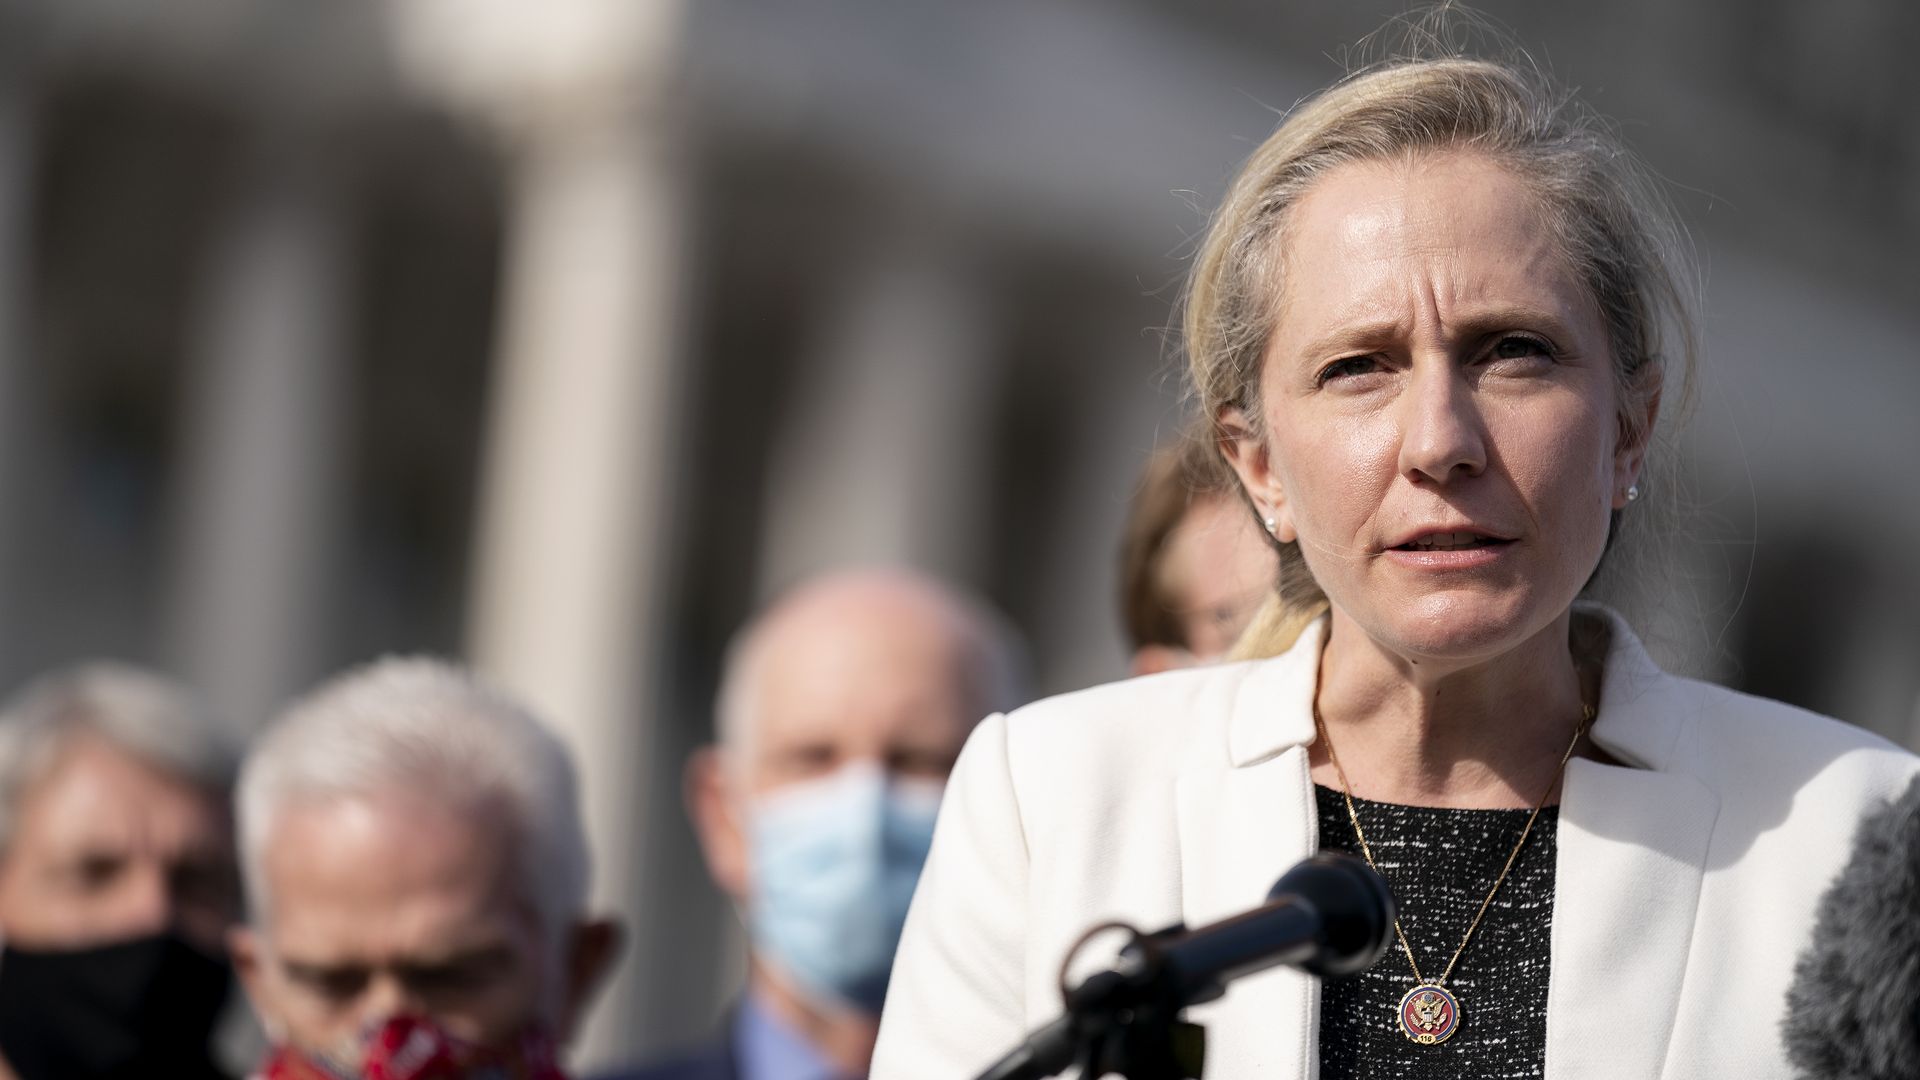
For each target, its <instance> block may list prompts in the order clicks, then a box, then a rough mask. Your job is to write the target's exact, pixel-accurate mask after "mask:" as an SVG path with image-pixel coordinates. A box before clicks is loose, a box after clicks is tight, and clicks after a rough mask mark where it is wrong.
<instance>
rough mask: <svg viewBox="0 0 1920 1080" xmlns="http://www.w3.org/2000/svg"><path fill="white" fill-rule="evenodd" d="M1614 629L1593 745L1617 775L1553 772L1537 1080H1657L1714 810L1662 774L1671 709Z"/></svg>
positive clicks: (1669, 748) (1672, 739)
mask: <svg viewBox="0 0 1920 1080" xmlns="http://www.w3.org/2000/svg"><path fill="white" fill-rule="evenodd" d="M1609 614H1610V613H1609ZM1614 620H1615V626H1614V644H1613V648H1612V650H1611V652H1610V654H1609V656H1608V658H1607V671H1606V676H1605V680H1604V683H1603V685H1602V687H1601V699H1600V716H1599V717H1598V719H1597V720H1596V721H1595V723H1594V728H1593V739H1594V742H1595V743H1596V744H1598V745H1599V746H1600V747H1601V749H1603V750H1605V751H1607V753H1608V754H1610V755H1612V756H1613V757H1614V758H1615V759H1617V760H1619V761H1621V762H1623V763H1624V764H1623V765H1603V764H1600V763H1598V762H1594V761H1586V760H1580V761H1574V762H1572V763H1570V764H1569V765H1568V766H1567V777H1566V785H1565V787H1564V788H1563V791H1562V796H1561V807H1560V828H1559V833H1558V837H1559V855H1558V862H1557V865H1556V878H1557V883H1556V886H1555V890H1554V913H1553V941H1552V957H1553V959H1552V974H1551V975H1550V976H1549V983H1548V989H1547V1063H1546V1064H1547V1067H1546V1075H1547V1077H1548V1078H1549V1080H1611V1078H1614V1077H1621V1076H1633V1077H1657V1076H1659V1075H1660V1072H1661V1067H1662V1063H1663V1062H1664V1061H1665V1058H1666V1048H1667V1043H1668V1040H1669V1038H1670V1037H1671V1035H1672V1032H1673V1018H1674V1012H1675V1010H1676V1008H1677V1006H1678V1003H1679V1001H1680V995H1681V989H1682V983H1683V981H1684V979H1685V976H1686V968H1687V956H1688V953H1689V951H1690V945H1691V943H1692V939H1693V927H1694V923H1695V920H1696V918H1697V914H1698V909H1699V901H1700V876H1701V867H1702V866H1704V865H1705V864H1706V856H1707V846H1708V844H1709V843H1710V842H1711V840H1712V836H1713V826H1714V822H1715V820H1716V819H1717V818H1718V816H1719V812H1720V803H1719V800H1718V799H1717V798H1716V797H1715V796H1714V795H1713V793H1712V792H1710V791H1708V790H1707V789H1706V787H1705V786H1704V785H1702V784H1701V783H1700V782H1699V781H1698V780H1695V779H1694V778H1693V777H1691V776H1689V775H1687V774H1685V773H1680V772H1669V771H1665V770H1666V769H1667V768H1668V767H1669V765H1670V763H1671V761H1672V759H1673V757H1674V751H1675V744H1676V741H1677V740H1678V738H1679V736H1680V733H1681V732H1682V730H1683V727H1684V725H1682V724H1681V723H1680V722H1679V720H1680V718H1681V717H1683V716H1684V715H1685V703H1684V702H1682V701H1680V700H1678V699H1677V698H1676V696H1675V692H1674V685H1675V683H1674V680H1673V679H1672V678H1671V677H1670V676H1668V675H1666V674H1665V673H1664V672H1661V671H1660V670H1659V669H1658V668H1657V667H1655V666H1654V665H1653V662H1652V661H1651V660H1649V659H1648V658H1647V656H1646V654H1645V652H1644V651H1642V649H1641V648H1640V643H1639V641H1638V640H1637V639H1635V638H1634V637H1633V635H1632V632H1631V631H1629V630H1628V629H1627V628H1626V626H1625V624H1624V623H1621V622H1619V621H1618V619H1617V617H1614Z"/></svg>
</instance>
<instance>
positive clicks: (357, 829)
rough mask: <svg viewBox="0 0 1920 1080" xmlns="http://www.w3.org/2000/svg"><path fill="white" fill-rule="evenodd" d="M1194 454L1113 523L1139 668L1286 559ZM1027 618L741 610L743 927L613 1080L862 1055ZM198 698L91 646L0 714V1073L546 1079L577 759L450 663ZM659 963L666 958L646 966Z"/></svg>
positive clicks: (560, 1040) (699, 799)
mask: <svg viewBox="0 0 1920 1080" xmlns="http://www.w3.org/2000/svg"><path fill="white" fill-rule="evenodd" d="M1238 499H1239V497H1238V496H1237V495H1236V494H1235V489H1234V488H1233V486H1232V485H1231V483H1230V482H1229V480H1228V478H1227V477H1225V476H1224V474H1223V473H1222V472H1221V468H1220V466H1219V465H1218V462H1217V459H1216V457H1215V456H1214V455H1212V454H1211V453H1210V448H1209V447H1207V446H1205V445H1204V444H1202V443H1200V442H1198V441H1191V440H1189V441H1183V442H1181V443H1179V444H1176V445H1174V446H1172V447H1169V448H1167V449H1164V450H1162V451H1161V452H1160V453H1159V454H1157V455H1156V456H1155V458H1154V459H1153V460H1152V461H1151V462H1150V463H1149V466H1148V469H1147V471H1146V474H1145V476H1144V477H1143V479H1142V481H1141V484H1140V485H1139V489H1138V491H1137V492H1136V496H1135V501H1134V505H1133V512H1132V518H1131V521H1130V522H1129V524H1128V527H1127V531H1126V535H1125V536H1124V537H1122V538H1120V539H1121V543H1120V547H1121V560H1120V577H1121V582H1120V585H1121V588H1120V594H1121V605H1122V609H1123V617H1124V621H1125V623H1126V625H1127V629H1128V632H1129V636H1130V638H1131V643H1132V645H1133V647H1134V649H1135V650H1136V651H1135V653H1134V656H1133V658H1132V662H1131V664H1130V667H1131V670H1132V671H1133V672H1134V673H1136V674H1145V673H1151V672H1156V671H1162V670H1166V669H1169V668H1173V667H1179V666H1185V665H1188V664H1191V663H1195V662H1204V661H1211V660H1217V659H1220V658H1222V657H1223V656H1224V655H1225V654H1226V652H1227V650H1228V648H1229V646H1230V645H1231V643H1232V642H1233V640H1234V637H1235V636H1236V635H1237V633H1238V631H1239V629H1240V628H1241V627H1242V626H1244V625H1245V624H1246V621H1247V619H1248V618H1249V617H1250V616H1251V614H1252V610H1253V607H1254V606H1255V605H1256V604H1257V603H1258V601H1259V598H1260V597H1261V596H1263V595H1264V594H1265V593H1266V592H1267V583H1268V582H1269V581H1270V580H1271V577H1272V573H1273V555H1272V552H1271V550H1270V549H1269V548H1268V546H1267V545H1266V544H1265V543H1264V538H1263V537H1261V535H1260V534H1259V532H1258V531H1257V528H1256V527H1255V526H1254V524H1253V522H1252V520H1251V518H1250V517H1249V514H1248V511H1247V510H1246V509H1245V507H1243V506H1241V505H1238ZM1028 696H1029V694H1028V691H1027V679H1026V671H1025V661H1024V657H1023V654H1022V649H1021V646H1020V644H1019V641H1018V634H1017V633H1016V631H1015V630H1014V629H1013V628H1012V627H1011V626H1010V625H1009V624H1008V623H1007V622H1006V620H1005V619H1004V618H1003V617H1002V616H1001V615H1000V614H998V613H997V612H995V611H994V610H992V609H991V608H990V607H989V606H988V605H987V604H985V603H984V602H983V601H981V600H980V599H978V598H976V597H973V596H971V595H969V594H967V593H966V592H965V591H963V590H960V589H958V588H956V587H954V586H952V585H950V584H948V583H943V582H940V581H936V580H933V579H931V578H929V577H927V576H925V575H921V574H918V573H915V572H912V571H909V570H904V569H896V568H854V569H847V570H842V571H836V572H832V573H828V574H825V575H822V576H820V577H816V578H814V579H811V580H808V581H805V582H802V583H800V584H798V585H797V586H795V587H793V588H792V589H790V590H788V591H787V592H785V593H784V594H782V595H781V596H779V597H777V598H776V599H775V600H774V601H773V602H772V603H770V604H769V605H768V606H767V607H766V608H765V609H764V610H762V611H761V612H760V613H758V614H757V615H756V616H755V617H753V618H752V619H751V620H749V621H748V622H747V624H746V625H745V626H743V627H742V628H741V629H740V630H739V631H738V633H737V635H736V637H735V639H734V642H733V644H732V645H731V647H730V649H729V651H728V653H727V656H726V660H725V665H724V669H723V672H722V676H721V683H720V687H719V691H718V693H717V695H716V704H715V709H714V714H715V715H714V730H715V733H716V738H715V741H714V743H713V745H711V746H708V747H705V748H703V749H701V750H699V751H698V752H696V753H695V754H694V755H693V756H692V757H691V759H690V760H689V761H688V762H687V765H686V771H685V797H686V805H687V811H688V816H689V820H690V822H691V825H692V827H693V828H694V830H695V832H696V833H697V836H698V838H699V841H700V845H701V848H702V850H703V852H704V853H705V856H706V862H707V865H708V868H709V870H710V872H711V875H712V878H713V882H714V884H715V886H716V887H717V888H718V889H719V890H720V892H722V893H723V894H724V895H725V896H726V897H727V898H728V899H730V900H731V901H732V903H733V904H734V905H735V907H736V909H737V911H738V912H739V914H740V917H741V919H742V920H743V922H744V925H745V929H746V932H747V939H748V941H749V957H748V971H747V973H746V978H745V983H744V987H745V988H744V991H743V992H742V994H741V995H740V997H739V999H738V1000H737V1001H736V1002H735V1003H734V1004H733V1006H732V1007H731V1008H730V1009H729V1010H728V1011H727V1013H726V1015H725V1016H724V1017H723V1018H722V1019H721V1021H720V1023H719V1024H718V1027H717V1030H715V1031H714V1032H713V1033H712V1034H711V1036H710V1037H709V1038H707V1039H706V1040H705V1041H704V1042H700V1041H694V1042H691V1043H690V1044H689V1045H688V1046H687V1047H685V1048H684V1049H683V1051H682V1052H680V1053H679V1054H676V1055H674V1056H672V1057H671V1058H670V1059H668V1060H665V1061H662V1062H656V1063H652V1064H647V1065H643V1066H640V1067H639V1068H638V1070H637V1071H632V1072H628V1073H623V1074H620V1075H621V1076H622V1077H623V1078H625V1080H827V1078H849V1077H858V1076H863V1075H865V1073H866V1070H867V1067H868V1062H869V1059H870V1057H871V1054H872V1051H873V1045H874V1038H875V1034H876V1031H877V1028H878V1022H879V1012H880V1005H881V1002H882V1000H883V998H884V995H885V991H886V986H887V978H888V971H889V968H890V966H891V963H892V959H893V955H894V950H895V948H896V946H897V944H898V940H899V936H900V931H901V925H902V923H903V922H904V920H905V918H906V912H907V906H908V902H909V900H910V899H911V897H912V895H913V890H914V885H915V882H916V880H917V878H918V875H919V872H920V868H921V865H922V863H923V862H924V860H925V858H926V854H927V850H928V846H929V844H930V842H931V839H932V835H933V826H934V821H935V817H936V814H937V811H938V808H939V802H940V796H941V792H942V787H943V785H944V782H945V779H946V776H947V773H948V771H949V770H950V769H951V768H952V766H953V763H954V761H955V759H956V757H957V756H958V754H959V752H960V747H961V745H962V744H963V743H964V742H965V740H966V738H967V736H968V734H969V733H970V732H971V730H972V728H973V726H974V724H975V723H977V722H978V721H979V720H980V719H981V718H982V717H984V716H987V715H990V714H992V713H996V712H1002V711H1006V710H1009V709H1011V708H1014V707H1015V706H1017V705H1020V704H1022V703H1023V702H1024V701H1025V700H1027V698H1028ZM232 730H233V729H232V728H231V727H229V726H227V725H224V724H222V723H220V722H218V721H217V720H216V718H215V717H214V716H212V715H211V712H210V710H209V709H208V708H207V707H206V706H205V704H204V703H203V702H201V701H200V700H199V699H198V698H197V697H196V695H195V694H194V692H193V691H192V690H191V689H190V688H188V687H186V686H183V685H180V684H179V683H177V682H175V681H173V680H171V679H169V678H167V677H165V676H163V675H161V674H159V673H156V672H152V671H148V670H144V669H141V668H137V667H134V666H130V665H126V664H120V663H108V662H87V663H81V664H78V665H75V666H72V667H69V668H66V669H63V670H60V671H55V672H52V673H49V674H46V675H44V676H42V677H40V678H38V679H36V680H34V681H33V682H31V683H30V684H29V685H27V686H26V687H24V688H23V689H21V690H19V691H18V692H17V693H15V694H14V695H13V697H12V698H11V700H10V701H8V702H7V703H6V704H5V706H4V708H0V942H3V943H4V953H3V954H0V1077H7V1076H13V1077H18V1078H19V1080H48V1078H60V1080H82V1078H93V1077H100V1078H108V1077H114V1078H117V1077H136V1076H137V1077H143V1078H146V1077H161V1076H165V1077H180V1078H192V1077H207V1078H217V1077H221V1076H224V1075H225V1073H224V1071H223V1069H222V1067H221V1066H220V1065H218V1064H216V1058H217V1056H218V1055H217V1053H216V1047H215V1041H216V1040H215V1032H216V1028H217V1026H218V1024H219V1021H220V1019H221V1017H222V1015H223V1009H224V1008H225V1006H226V1003H227V999H228V997H229V995H230V990H231V989H232V987H233V985H234V984H236V983H237V984H238V985H239V986H240V987H242V988H244V991H245V999H246V1001H247V1002H248V1003H249V1004H250V1006H251V1009H252V1013H253V1016H254V1017H255V1019H256V1020H257V1022H258V1026H259V1028H260V1030H261V1031H262V1032H264V1034H265V1036H266V1041H267V1050H266V1051H265V1053H264V1054H263V1055H262V1057H261V1059H260V1060H259V1062H258V1063H257V1066H256V1068H255V1070H254V1073H253V1075H255V1076H258V1077H261V1078H263V1080H310V1078H311V1080H324V1078H358V1077H363V1076H364V1077H381V1078H400V1077H420V1078H425V1077H449V1078H451V1077H479V1076H485V1077H541V1078H548V1080H552V1078H558V1077H561V1076H562V1075H564V1074H563V1072H562V1070H563V1068H564V1054H565V1050H566V1044H567V1042H568V1040H569V1037H570V1036H571V1034H572V1032H573V1031H574V1028H575V1026H576V1022H577V1021H578V1020H579V1018H580V1017H581V1015H582V1014H583V1013H584V1012H585V1010H587V1009H588V1008H589V1007H590V1006H591V1004H592V1002H593V999H594V995H595V991H596V989H597V988H598V986H599V984H600V982H601V979H602V977H603V976H604V975H605V974H606V973H607V972H608V970H609V969H610V968H611V966H612V965H613V963H615V962H616V960H617V959H618V956H619V952H620V947H621V927H620V924H619V921H618V919H617V917H614V916H611V915H605V914H602V913H597V912H594V911H592V910H590V905H589V900H588V895H589V882H590V878H591V873H592V868H591V865H590V863H591V858H590V854H589V850H588V846H587V840H586V835H585V831H584V828H583V825H582V819H581V811H580V796H579V791H578V790H577V779H576V769H575V764H574V762H573V761H572V760H571V758H570V756H569V753H568V751H567V749H566V747H565V746H564V745H563V744H562V742H561V741H560V739H559V738H558V737H557V736H556V735H555V733H554V732H553V730H552V729H550V728H549V726H548V725H547V724H546V723H545V722H544V721H543V720H542V718H541V717H539V716H537V715H535V714H534V712H532V711H531V710H530V709H529V708H528V707H527V706H525V705H524V704H522V703H521V702H519V701H517V700H515V699H514V698H513V697H512V696H511V695H509V694H508V693H506V692H504V691H503V690H502V689H500V688H498V687H495V686H493V685H490V684H489V683H487V682H486V681H485V680H484V679H482V678H480V677H479V676H477V675H476V674H475V673H474V672H472V671H470V670H468V669H466V668H465V667H463V666H461V665H460V664H458V663H456V662H452V661H449V660H443V659H433V658H419V657H414V658H387V659H382V660H378V661H375V662H372V663H369V664H366V665H364V666H362V667H359V668H356V669H353V670H349V671H346V672H343V673H341V674H339V675H337V676H335V677H334V678H332V679H330V680H328V681H326V682H325V683H324V684H323V685H321V686H319V687H318V688H316V689H315V690H313V691H311V692H310V693H309V694H307V695H306V696H304V697H302V698H301V699H299V700H297V701H295V702H293V703H291V704H289V705H288V706H286V707H285V708H284V709H283V710H282V711H281V713H280V715H279V716H277V717H275V718H273V719H272V720H271V722H270V723H268V724H266V725H265V726H264V728H263V729H262V730H261V731H260V732H259V733H258V734H257V736H256V737H254V738H253V739H252V740H251V741H250V743H248V744H247V745H244V746H242V745H237V744H236V742H235V740H234V738H233V736H232V735H231V731H232ZM662 977H666V976H665V975H664V974H663V975H662Z"/></svg>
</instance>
